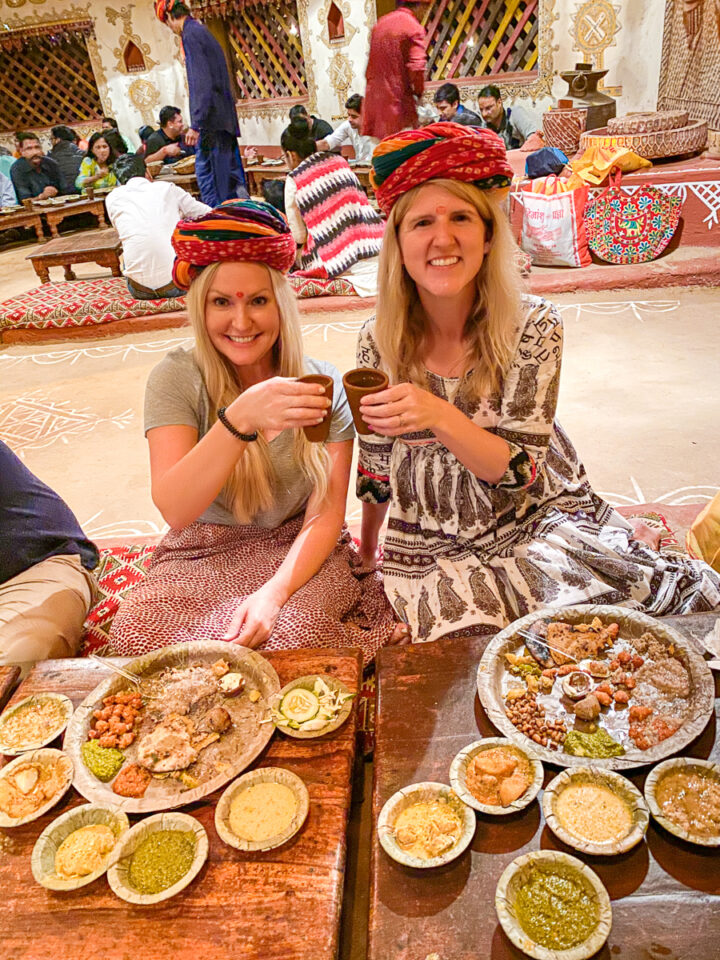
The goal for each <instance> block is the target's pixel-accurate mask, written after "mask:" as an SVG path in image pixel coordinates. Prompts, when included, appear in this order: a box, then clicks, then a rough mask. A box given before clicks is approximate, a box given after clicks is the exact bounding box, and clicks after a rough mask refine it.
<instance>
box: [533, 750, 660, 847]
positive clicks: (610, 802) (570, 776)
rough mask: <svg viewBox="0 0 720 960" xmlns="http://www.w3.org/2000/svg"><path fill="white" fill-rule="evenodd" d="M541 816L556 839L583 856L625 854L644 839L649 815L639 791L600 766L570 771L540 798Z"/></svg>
mask: <svg viewBox="0 0 720 960" xmlns="http://www.w3.org/2000/svg"><path fill="white" fill-rule="evenodd" d="M542 808H543V814H544V816H545V820H546V821H547V825H548V827H549V828H550V829H551V830H552V832H553V833H554V834H555V836H556V837H558V838H559V839H560V840H562V841H563V843H567V844H568V846H571V847H575V849H576V850H581V851H582V852H583V853H590V854H594V855H595V856H614V855H615V854H618V853H625V852H626V851H627V850H630V849H631V848H632V847H634V846H635V844H637V843H640V841H641V840H642V838H643V837H644V836H645V832H646V830H647V828H648V823H649V821H650V813H649V811H648V808H647V804H646V803H645V801H644V800H643V796H642V794H641V793H640V791H639V790H638V789H637V787H636V786H635V785H634V784H632V783H631V782H630V781H629V780H628V779H627V778H626V777H623V776H621V775H620V774H619V773H615V772H614V771H612V770H606V769H604V768H603V767H598V766H593V765H588V766H586V767H571V768H570V769H568V770H565V771H563V772H562V773H560V774H558V776H557V777H555V779H554V780H552V781H551V782H550V783H549V784H548V786H547V789H546V790H545V793H544V794H543V801H542Z"/></svg>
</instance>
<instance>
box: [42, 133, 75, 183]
mask: <svg viewBox="0 0 720 960" xmlns="http://www.w3.org/2000/svg"><path fill="white" fill-rule="evenodd" d="M50 137H51V141H52V147H51V149H50V152H49V153H48V156H49V157H50V158H51V159H52V160H54V161H55V163H56V164H57V165H58V166H59V167H60V173H61V174H62V176H63V179H64V181H65V186H66V189H65V190H64V191H63V192H64V193H77V192H78V189H77V187H76V186H75V181H76V180H77V177H78V174H79V173H80V164H81V163H82V161H83V151H82V150H81V149H80V147H79V146H78V144H77V141H78V139H79V138H78V135H77V134H76V133H75V131H74V130H72V129H71V128H70V127H66V126H63V125H59V126H57V127H53V128H52V130H51V131H50Z"/></svg>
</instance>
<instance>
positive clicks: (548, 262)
mask: <svg viewBox="0 0 720 960" xmlns="http://www.w3.org/2000/svg"><path fill="white" fill-rule="evenodd" d="M587 194H588V188H587V187H586V186H584V185H583V186H581V187H576V188H575V189H571V190H568V189H566V181H563V180H560V179H558V177H545V178H544V180H542V181H541V180H536V181H534V183H533V184H532V188H530V186H528V189H526V190H523V191H522V195H521V202H522V205H523V222H522V239H521V241H520V245H521V247H522V248H523V250H524V251H525V252H526V253H528V254H529V255H530V259H531V260H532V262H533V263H534V264H536V265H537V266H540V267H587V266H589V265H590V263H591V262H592V261H591V259H590V252H589V250H588V245H587V239H586V236H585V224H584V221H583V213H584V210H585V204H586V202H587Z"/></svg>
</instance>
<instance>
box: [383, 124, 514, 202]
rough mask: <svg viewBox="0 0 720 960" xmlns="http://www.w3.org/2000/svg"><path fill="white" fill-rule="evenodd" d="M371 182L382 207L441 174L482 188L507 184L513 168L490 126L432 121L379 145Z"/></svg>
mask: <svg viewBox="0 0 720 960" xmlns="http://www.w3.org/2000/svg"><path fill="white" fill-rule="evenodd" d="M372 165H373V169H372V173H371V174H370V182H371V183H372V185H373V188H374V190H375V197H376V199H377V202H378V204H379V206H380V209H381V210H382V211H383V212H384V213H390V211H391V210H392V208H393V206H394V205H395V201H396V200H397V199H398V198H399V197H401V196H402V194H404V193H407V192H408V190H411V189H412V188H413V187H417V186H418V185H419V184H421V183H425V182H426V181H428V180H438V179H440V178H444V179H448V180H464V181H466V182H468V183H474V184H475V186H476V187H480V189H482V190H489V189H492V188H493V187H509V186H510V183H511V181H512V177H513V170H512V167H511V166H510V164H509V163H508V161H507V155H506V152H505V144H504V142H503V140H502V139H501V138H500V137H499V136H498V135H497V134H496V133H493V131H492V130H486V129H484V128H482V129H477V128H474V127H464V126H462V124H460V123H452V122H447V123H445V122H443V123H431V124H428V126H427V127H422V129H420V130H401V131H400V133H395V134H393V135H392V136H391V137H385V139H384V140H381V141H380V143H379V144H378V145H377V147H375V150H374V151H373V157H372Z"/></svg>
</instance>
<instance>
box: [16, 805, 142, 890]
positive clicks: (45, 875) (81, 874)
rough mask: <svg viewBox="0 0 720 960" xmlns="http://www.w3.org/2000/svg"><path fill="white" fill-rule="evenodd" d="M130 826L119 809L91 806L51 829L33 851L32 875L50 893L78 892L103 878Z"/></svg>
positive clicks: (68, 814) (66, 815)
mask: <svg viewBox="0 0 720 960" xmlns="http://www.w3.org/2000/svg"><path fill="white" fill-rule="evenodd" d="M129 826H130V823H129V821H128V818H127V816H126V815H125V814H124V813H123V811H122V810H120V809H119V808H117V807H112V806H104V805H102V804H99V803H87V804H84V805H83V806H81V807H74V808H73V809H72V810H68V811H67V812H66V813H63V814H62V815H61V816H59V817H58V818H57V819H56V820H53V822H52V823H51V824H50V825H49V826H47V827H46V828H45V829H44V830H43V832H42V833H41V834H40V836H39V837H38V839H37V842H36V844H35V847H34V848H33V852H32V872H33V876H34V877H35V879H36V880H37V882H38V883H39V884H41V886H43V887H47V889H48V890H77V889H78V888H79V887H84V886H85V885H86V884H88V883H92V882H93V880H97V878H98V877H101V876H102V875H103V874H104V873H105V871H106V870H107V868H108V865H109V863H110V860H111V857H112V852H113V850H114V849H115V847H116V846H117V843H118V840H119V839H120V837H121V836H122V835H123V834H124V833H125V831H126V830H127V829H128V827H129Z"/></svg>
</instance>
